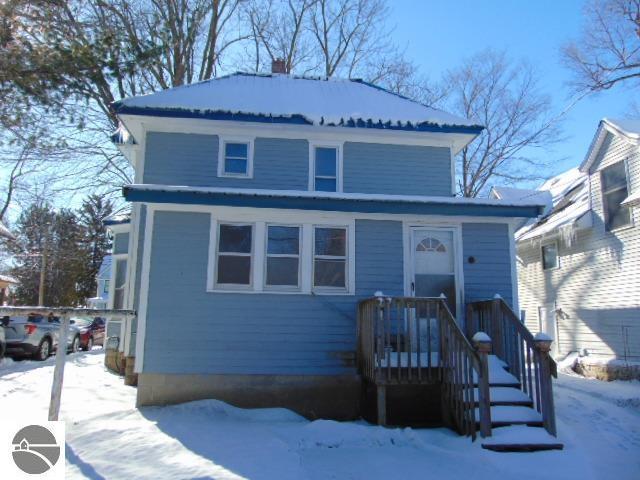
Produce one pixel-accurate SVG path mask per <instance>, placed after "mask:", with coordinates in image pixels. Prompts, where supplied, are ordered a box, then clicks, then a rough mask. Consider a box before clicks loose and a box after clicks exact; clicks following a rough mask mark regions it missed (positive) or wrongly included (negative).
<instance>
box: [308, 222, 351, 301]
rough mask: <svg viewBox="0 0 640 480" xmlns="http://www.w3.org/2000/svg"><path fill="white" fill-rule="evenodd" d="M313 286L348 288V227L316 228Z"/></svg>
mask: <svg viewBox="0 0 640 480" xmlns="http://www.w3.org/2000/svg"><path fill="white" fill-rule="evenodd" d="M313 286H314V287H318V288H330V289H342V290H344V289H346V288H347V229H346V228H334V227H316V228H315V232H314V248H313Z"/></svg>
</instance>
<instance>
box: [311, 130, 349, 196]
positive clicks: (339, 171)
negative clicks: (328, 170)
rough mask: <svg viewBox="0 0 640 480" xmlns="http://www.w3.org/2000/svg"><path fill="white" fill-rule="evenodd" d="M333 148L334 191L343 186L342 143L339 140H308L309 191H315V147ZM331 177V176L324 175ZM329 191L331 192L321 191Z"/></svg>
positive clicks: (340, 190) (339, 190)
mask: <svg viewBox="0 0 640 480" xmlns="http://www.w3.org/2000/svg"><path fill="white" fill-rule="evenodd" d="M317 148H334V149H335V150H336V193H340V192H342V188H343V163H344V161H343V143H340V142H309V191H310V192H316V191H317V190H316V149H317ZM326 178H333V177H326ZM322 193H331V192H324V191H323V192H322Z"/></svg>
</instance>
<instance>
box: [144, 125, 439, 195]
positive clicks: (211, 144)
mask: <svg viewBox="0 0 640 480" xmlns="http://www.w3.org/2000/svg"><path fill="white" fill-rule="evenodd" d="M146 142H147V143H146V157H145V165H144V179H143V181H144V183H152V184H165V185H188V186H197V187H228V188H260V189H274V190H303V191H306V190H308V188H309V143H308V142H307V141H306V140H301V139H280V138H256V139H255V141H254V159H253V178H245V179H242V178H229V177H218V145H219V144H218V142H219V137H218V136H217V135H201V134H185V133H160V132H149V133H148V134H147V140H146ZM450 160H451V159H450V152H449V149H448V148H442V147H421V146H405V145H386V144H375V143H357V142H346V143H345V144H344V152H343V162H344V166H343V182H344V188H343V189H344V191H345V192H352V193H381V194H405V195H443V196H451V167H450Z"/></svg>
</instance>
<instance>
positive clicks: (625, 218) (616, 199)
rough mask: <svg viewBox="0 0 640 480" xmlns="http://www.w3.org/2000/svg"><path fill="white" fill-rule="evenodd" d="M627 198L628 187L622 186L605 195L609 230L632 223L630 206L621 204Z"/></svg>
mask: <svg viewBox="0 0 640 480" xmlns="http://www.w3.org/2000/svg"><path fill="white" fill-rule="evenodd" d="M625 198H627V189H626V188H621V189H620V190H615V191H613V192H611V193H607V194H606V195H605V202H604V203H605V206H606V214H605V218H606V219H607V230H613V229H615V228H618V227H623V226H625V225H628V224H630V223H631V211H630V209H629V207H625V206H623V205H620V203H621V202H622V201H623V200H624V199H625Z"/></svg>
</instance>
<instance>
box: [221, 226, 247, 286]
mask: <svg viewBox="0 0 640 480" xmlns="http://www.w3.org/2000/svg"><path fill="white" fill-rule="evenodd" d="M222 225H233V226H235V227H251V252H249V253H237V252H222V255H227V256H236V257H249V258H250V261H249V283H248V284H244V283H218V258H219V256H220V242H219V241H218V240H219V239H220V228H221V227H222ZM215 231H216V243H215V247H216V249H215V256H214V258H213V279H212V282H213V286H214V288H215V289H218V290H252V289H253V285H254V281H253V274H254V269H255V267H254V265H255V256H256V225H255V224H254V223H250V222H228V221H224V220H220V221H218V222H216V226H215Z"/></svg>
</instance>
